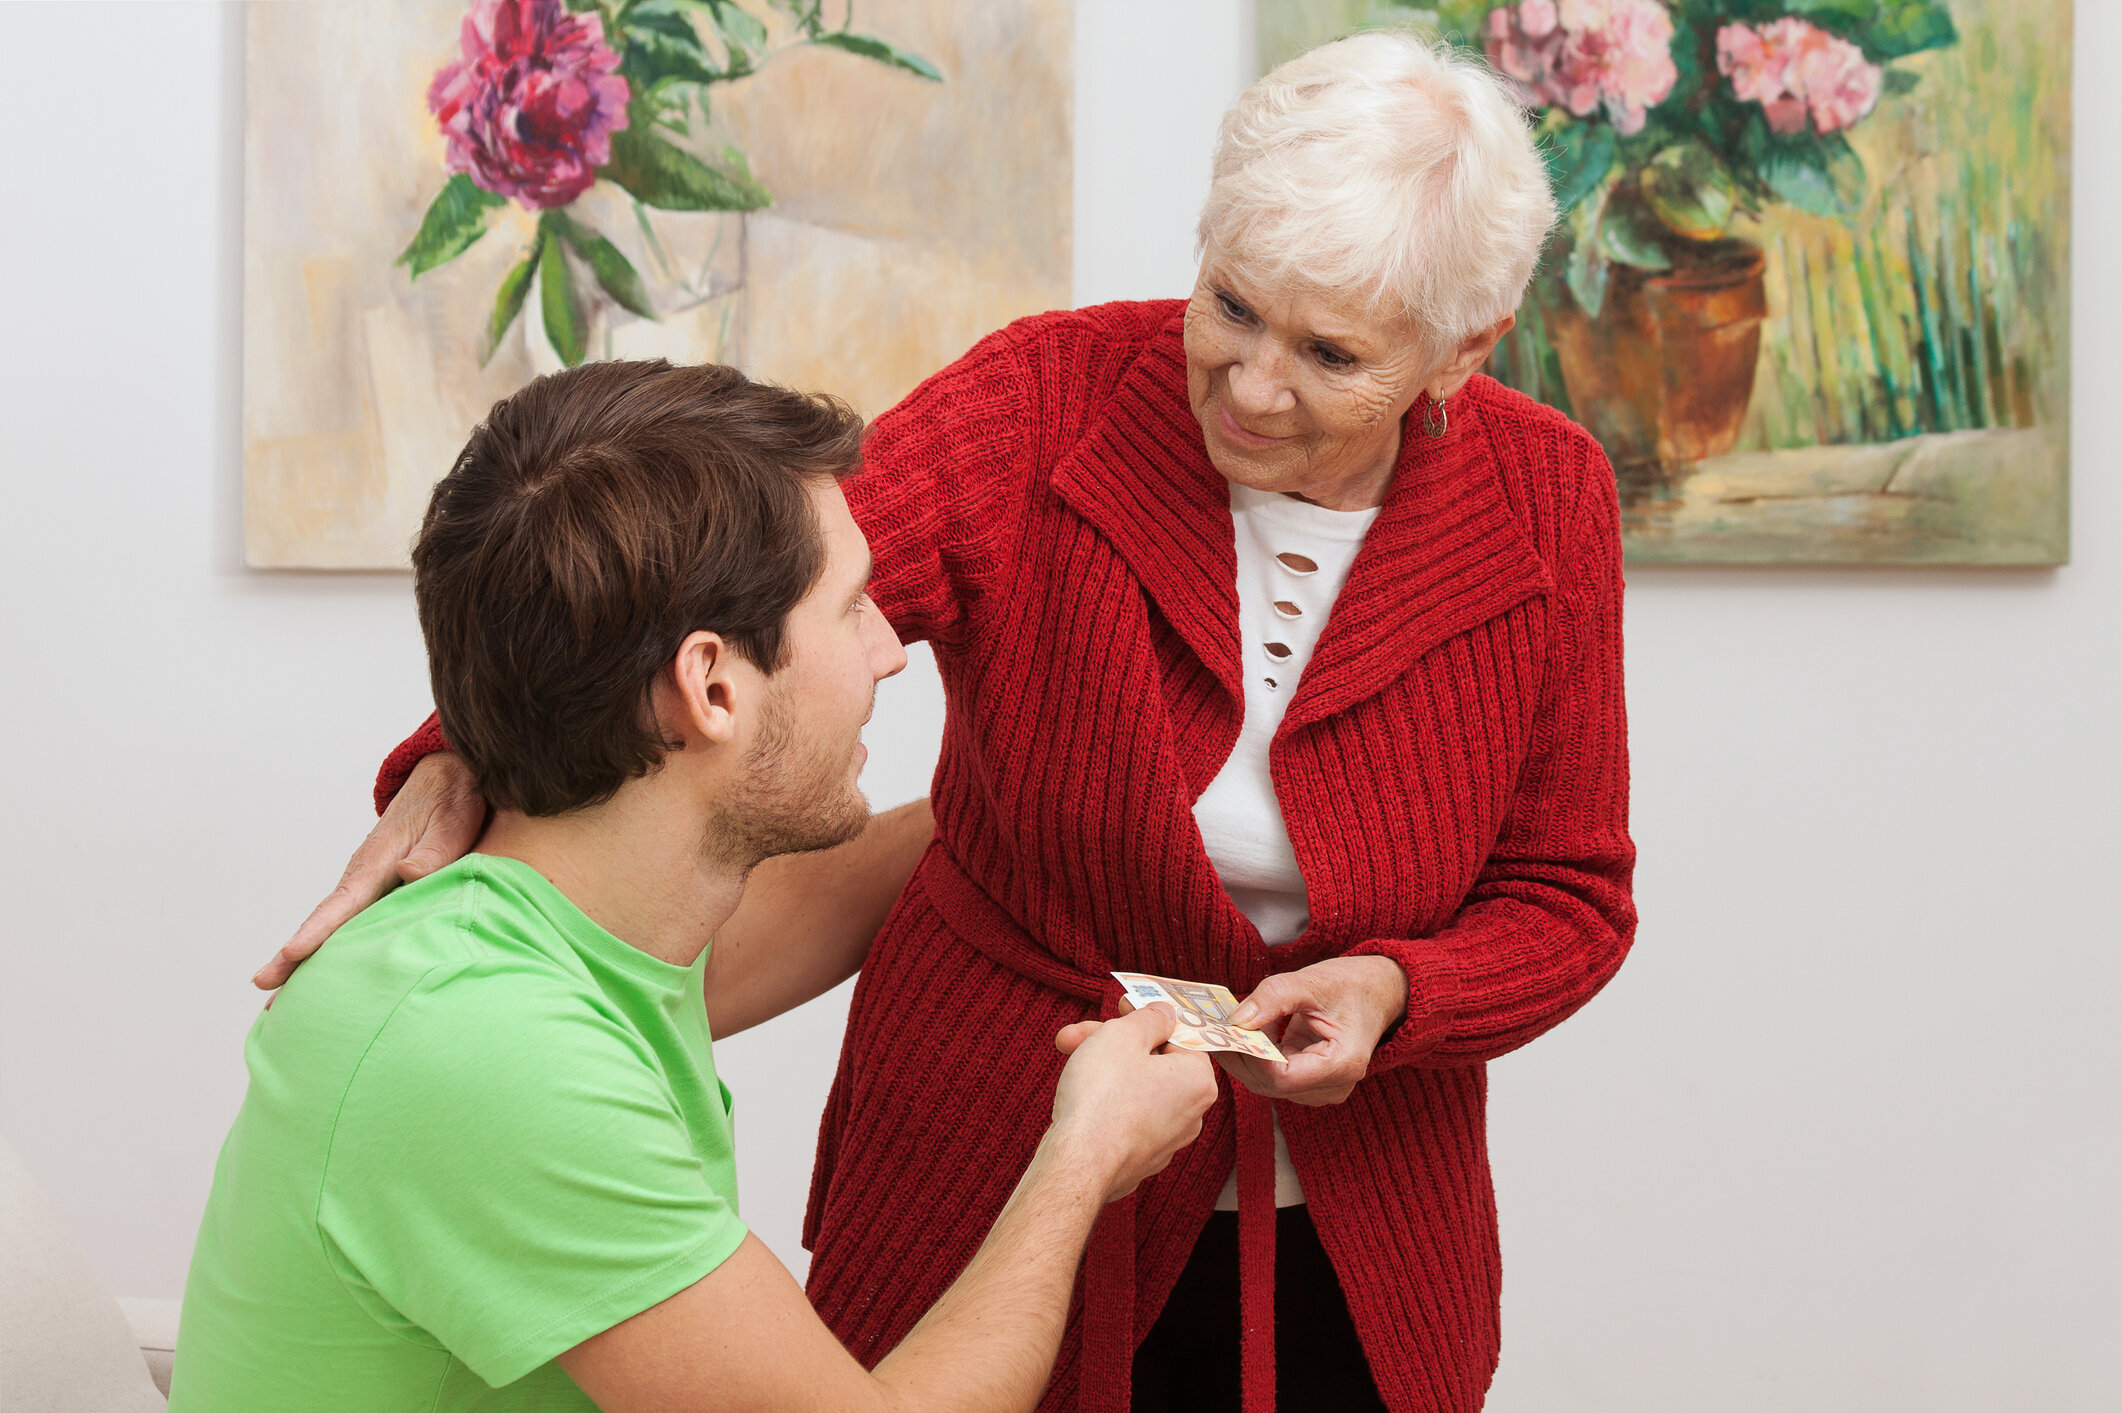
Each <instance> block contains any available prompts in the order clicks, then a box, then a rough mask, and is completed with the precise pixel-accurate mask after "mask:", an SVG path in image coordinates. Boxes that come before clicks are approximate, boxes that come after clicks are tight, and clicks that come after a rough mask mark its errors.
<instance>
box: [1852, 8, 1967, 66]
mask: <svg viewBox="0 0 2122 1413" xmlns="http://www.w3.org/2000/svg"><path fill="white" fill-rule="evenodd" d="M1959 41H1960V31H1959V29H1958V28H1956V27H1955V26H1954V24H1953V17H1952V15H1951V13H1950V12H1948V11H1947V10H1946V8H1945V7H1944V6H1943V5H1939V4H1936V3H1933V0H1881V3H1880V5H1879V7H1878V12H1877V14H1876V16H1875V17H1874V18H1873V20H1872V22H1871V24H1870V25H1869V26H1868V27H1867V28H1866V29H1865V31H1864V33H1863V34H1862V35H1861V36H1860V37H1859V38H1858V41H1857V42H1858V43H1859V44H1861V45H1862V46H1863V47H1864V52H1865V53H1866V54H1867V55H1868V56H1870V57H1871V58H1873V59H1898V58H1901V57H1902V56H1903V55H1905V54H1917V53H1921V52H1922V51H1923V50H1925V49H1943V48H1945V47H1946V46H1947V45H1951V44H1957V43H1959Z"/></svg>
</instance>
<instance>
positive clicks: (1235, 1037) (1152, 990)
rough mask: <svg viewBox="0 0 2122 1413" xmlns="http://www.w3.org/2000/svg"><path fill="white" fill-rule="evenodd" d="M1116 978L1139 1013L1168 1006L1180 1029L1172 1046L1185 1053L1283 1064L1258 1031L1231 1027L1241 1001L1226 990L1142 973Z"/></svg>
mask: <svg viewBox="0 0 2122 1413" xmlns="http://www.w3.org/2000/svg"><path fill="white" fill-rule="evenodd" d="M1113 976H1114V977H1115V978H1117V979H1118V981H1119V983H1120V984H1121V985H1122V986H1124V987H1125V988H1127V999H1128V1000H1130V1001H1132V1002H1133V1003H1134V1005H1135V1009H1136V1010H1140V1009H1142V1008H1143V1007H1144V1006H1147V1005H1148V1004H1149V1003H1150V1002H1152V1001H1164V1002H1167V1003H1168V1004H1169V1005H1170V1006H1171V1008H1172V1010H1173V1011H1174V1012H1176V1013H1177V1014H1178V1017H1179V1028H1178V1029H1177V1030H1175V1031H1173V1032H1172V1038H1171V1043H1172V1044H1174V1045H1176V1046H1178V1047H1179V1048H1180V1049H1182V1050H1200V1051H1204V1052H1205V1051H1209V1050H1228V1051H1230V1052H1232V1053H1233V1054H1238V1055H1250V1056H1252V1057H1253V1058H1254V1059H1256V1060H1275V1061H1278V1062H1281V1061H1282V1052H1281V1051H1280V1050H1277V1049H1276V1048H1275V1042H1274V1041H1272V1040H1269V1039H1268V1038H1267V1037H1266V1036H1265V1035H1263V1034H1261V1033H1260V1032H1259V1031H1257V1030H1247V1029H1246V1028H1245V1027H1244V1026H1242V1025H1232V1024H1230V1013H1231V1012H1232V1011H1235V1010H1237V1009H1238V998H1237V997H1235V996H1233V995H1231V994H1230V991H1229V989H1228V988H1226V987H1222V986H1217V985H1215V984H1214V983H1212V982H1206V981H1175V980H1173V979H1172V978H1171V977H1168V976H1145V975H1144V974H1143V973H1141V972H1139V971H1116V972H1114V973H1113Z"/></svg>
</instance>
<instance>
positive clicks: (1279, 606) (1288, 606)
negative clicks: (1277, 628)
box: [1275, 599, 1304, 618]
mask: <svg viewBox="0 0 2122 1413" xmlns="http://www.w3.org/2000/svg"><path fill="white" fill-rule="evenodd" d="M1275 612H1277V613H1279V614H1281V615H1282V616H1283V617H1284V618H1302V617H1303V616H1304V610H1303V609H1301V608H1299V607H1297V606H1296V605H1295V604H1293V603H1291V602H1290V601H1289V600H1288V599H1276V600H1275Z"/></svg>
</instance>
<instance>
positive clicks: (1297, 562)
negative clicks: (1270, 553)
mask: <svg viewBox="0 0 2122 1413" xmlns="http://www.w3.org/2000/svg"><path fill="white" fill-rule="evenodd" d="M1275 563H1277V564H1279V565H1281V566H1282V567H1283V568H1284V569H1287V570H1288V571H1289V572H1290V573H1292V574H1297V575H1304V574H1317V573H1318V572H1319V561H1318V560H1316V559H1307V558H1305V557H1304V556H1303V555H1301V554H1278V555H1276V556H1275Z"/></svg>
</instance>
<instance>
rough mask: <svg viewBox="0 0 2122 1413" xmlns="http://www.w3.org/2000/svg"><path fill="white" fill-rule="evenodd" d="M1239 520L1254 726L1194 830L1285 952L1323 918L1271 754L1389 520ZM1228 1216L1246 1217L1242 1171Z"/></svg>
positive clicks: (1285, 1165) (1286, 1187) (1282, 1190)
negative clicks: (1330, 624) (1369, 540)
mask: <svg viewBox="0 0 2122 1413" xmlns="http://www.w3.org/2000/svg"><path fill="white" fill-rule="evenodd" d="M1230 511H1231V520H1232V522H1233V526H1234V528H1235V530H1236V534H1237V548H1238V637H1239V648H1240V651H1241V653H1242V654H1243V662H1244V679H1245V724H1244V725H1243V726H1241V727H1240V728H1239V731H1238V744H1237V745H1236V746H1234V747H1232V749H1231V753H1230V759H1228V760H1226V761H1225V762H1224V763H1223V769H1222V770H1221V771H1219V772H1217V775H1216V778H1215V779H1214V780H1211V781H1210V782H1209V785H1208V788H1207V789H1206V790H1204V791H1202V792H1201V798H1200V799H1198V800H1196V801H1195V802H1194V822H1195V823H1196V824H1197V825H1199V826H1200V828H1201V842H1202V843H1203V844H1205V845H1207V847H1208V858H1209V862H1210V863H1212V864H1214V865H1215V867H1216V875H1217V876H1218V877H1219V878H1221V879H1222V881H1223V887H1224V890H1225V891H1226V892H1228V893H1229V894H1230V898H1231V901H1232V902H1233V903H1235V904H1237V905H1238V910H1239V911H1240V912H1242V913H1244V914H1245V916H1246V917H1247V918H1248V919H1250V920H1251V922H1252V924H1253V926H1255V927H1257V928H1259V929H1260V936H1261V938H1262V939H1263V940H1264V941H1265V942H1266V943H1267V944H1268V945H1269V946H1271V947H1274V946H1280V945H1282V944H1284V943H1287V942H1294V941H1296V940H1297V938H1298V937H1300V936H1301V935H1303V932H1304V929H1305V927H1306V926H1307V925H1309V923H1310V921H1311V909H1310V907H1309V906H1308V905H1307V903H1306V901H1305V896H1304V875H1303V873H1302V872H1301V871H1300V870H1299V869H1298V867H1297V854H1296V850H1295V849H1293V848H1292V847H1290V842H1289V829H1288V826H1287V825H1285V824H1284V823H1283V820H1282V806H1281V803H1280V802H1279V801H1277V800H1276V798H1275V783H1274V780H1273V779H1272V778H1271V776H1270V775H1269V773H1268V763H1267V750H1268V746H1269V744H1270V743H1271V742H1272V741H1273V740H1274V739H1275V732H1276V730H1277V729H1278V728H1279V727H1280V726H1281V725H1282V715H1283V713H1284V712H1285V711H1287V710H1288V709H1289V701H1290V698H1291V697H1292V696H1294V695H1296V691H1297V683H1298V681H1299V680H1300V679H1301V678H1302V677H1303V675H1304V668H1305V665H1306V664H1307V663H1309V662H1310V661H1311V656H1312V650H1313V649H1314V648H1316V647H1317V646H1318V645H1319V635H1320V633H1321V632H1322V631H1323V630H1324V629H1325V627H1326V620H1327V617H1328V616H1329V615H1330V614H1331V613H1332V611H1333V606H1334V600H1335V599H1337V598H1339V597H1340V596H1341V587H1342V585H1344V584H1346V583H1347V582H1348V571H1349V569H1350V568H1351V567H1352V566H1353V565H1354V564H1355V562H1356V554H1357V552H1358V551H1360V550H1361V549H1362V548H1363V537H1364V536H1365V535H1366V534H1368V533H1369V532H1370V527H1371V522H1372V521H1374V520H1376V519H1377V518H1378V512H1377V511H1376V510H1375V509H1372V510H1327V509H1325V508H1324V507H1322V506H1317V505H1313V504H1312V503H1311V502H1309V501H1302V500H1297V499H1295V498H1293V497H1290V496H1286V495H1281V494H1278V493H1276V492H1272V491H1256V490H1252V489H1250V488H1248V487H1245V486H1239V485H1233V486H1232V487H1231V488H1230ZM1303 1201H1304V1190H1303V1188H1302V1187H1300V1186H1299V1185H1298V1183H1297V1173H1296V1169H1295V1168H1293V1167H1292V1166H1291V1165H1290V1161H1289V1149H1288V1146H1287V1145H1285V1144H1284V1143H1283V1141H1282V1129H1281V1125H1280V1124H1279V1123H1278V1124H1277V1125H1276V1127H1275V1205H1276V1206H1277V1207H1294V1206H1296V1205H1298V1204H1299V1203H1301V1202H1303ZM1216 1206H1217V1208H1218V1209H1220V1210H1223V1211H1234V1210H1236V1208H1237V1206H1238V1176H1237V1174H1236V1173H1235V1172H1234V1173H1232V1174H1231V1177H1230V1181H1228V1182H1227V1183H1225V1184H1224V1187H1223V1195H1222V1197H1220V1198H1218V1199H1217V1202H1216Z"/></svg>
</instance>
